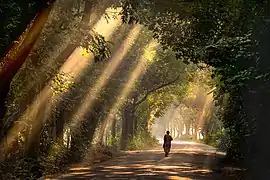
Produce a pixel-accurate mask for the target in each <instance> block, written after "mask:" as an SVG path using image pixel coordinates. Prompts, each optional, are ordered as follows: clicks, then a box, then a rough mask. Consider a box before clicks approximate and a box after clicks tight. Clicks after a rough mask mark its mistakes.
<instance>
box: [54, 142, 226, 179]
mask: <svg viewBox="0 0 270 180" xmlns="http://www.w3.org/2000/svg"><path fill="white" fill-rule="evenodd" d="M216 157H217V153H216V151H215V149H214V148H212V147H210V146H207V145H203V144H199V143H191V142H183V141H175V142H174V144H173V145H172V151H171V154H170V155H169V157H164V153H163V149H162V148H161V145H160V147H159V148H157V149H155V150H149V151H131V152H128V154H127V155H125V156H122V157H118V158H115V159H111V160H109V161H106V162H103V163H100V164H97V165H96V166H95V167H94V168H92V169H90V168H88V167H78V168H74V169H72V170H71V172H70V173H68V174H65V175H62V176H59V177H57V178H53V179H66V180H69V179H70V180H71V179H96V180H98V179H119V180H121V179H130V180H132V179H134V180H135V179H186V180H188V179H198V180H204V179H223V178H222V177H221V175H220V174H218V173H215V172H212V171H211V167H213V166H215V163H216Z"/></svg>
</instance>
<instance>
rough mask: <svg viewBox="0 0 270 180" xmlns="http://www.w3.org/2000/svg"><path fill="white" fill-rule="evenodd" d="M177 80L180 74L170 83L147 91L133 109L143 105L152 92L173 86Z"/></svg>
mask: <svg viewBox="0 0 270 180" xmlns="http://www.w3.org/2000/svg"><path fill="white" fill-rule="evenodd" d="M179 78H180V74H179V75H178V76H177V77H176V78H175V79H173V80H171V81H169V82H167V83H164V84H161V85H159V86H157V87H155V88H153V89H151V90H149V91H147V92H146V93H145V95H144V96H143V97H142V98H141V99H140V100H138V101H137V102H136V103H135V107H138V106H139V105H140V104H141V103H143V102H144V101H145V100H146V99H147V97H148V96H149V95H150V94H151V93H152V92H155V91H157V90H159V89H162V88H164V87H167V86H170V85H172V84H174V83H175V82H176V81H178V80H179Z"/></svg>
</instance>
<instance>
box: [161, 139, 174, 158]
mask: <svg viewBox="0 0 270 180" xmlns="http://www.w3.org/2000/svg"><path fill="white" fill-rule="evenodd" d="M172 140H173V138H172V136H170V135H168V134H165V135H164V144H163V148H164V152H165V156H168V154H169V152H170V150H171V146H172V145H171V141H172Z"/></svg>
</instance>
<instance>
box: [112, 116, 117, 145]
mask: <svg viewBox="0 0 270 180" xmlns="http://www.w3.org/2000/svg"><path fill="white" fill-rule="evenodd" d="M112 138H113V140H115V138H116V117H115V116H114V119H113V121H112Z"/></svg>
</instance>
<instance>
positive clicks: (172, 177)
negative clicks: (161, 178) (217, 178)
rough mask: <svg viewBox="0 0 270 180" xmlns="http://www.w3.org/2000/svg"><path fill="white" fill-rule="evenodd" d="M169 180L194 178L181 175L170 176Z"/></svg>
mask: <svg viewBox="0 0 270 180" xmlns="http://www.w3.org/2000/svg"><path fill="white" fill-rule="evenodd" d="M168 180H192V179H190V178H187V177H180V176H169V177H168Z"/></svg>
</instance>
